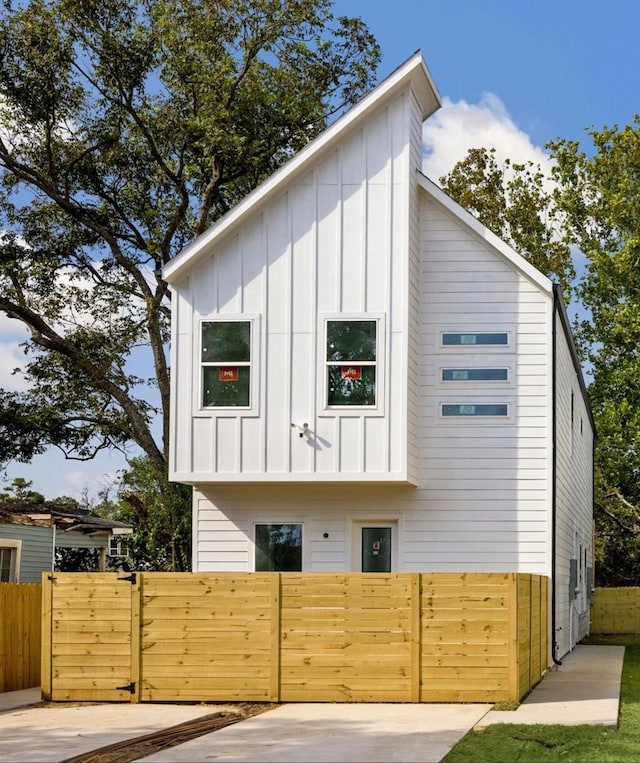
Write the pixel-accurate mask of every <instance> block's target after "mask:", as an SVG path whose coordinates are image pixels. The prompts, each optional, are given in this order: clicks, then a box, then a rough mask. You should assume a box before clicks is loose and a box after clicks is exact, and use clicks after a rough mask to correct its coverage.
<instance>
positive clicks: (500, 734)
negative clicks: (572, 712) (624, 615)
mask: <svg viewBox="0 0 640 763" xmlns="http://www.w3.org/2000/svg"><path fill="white" fill-rule="evenodd" d="M582 643H584V644H622V645H623V646H625V647H626V649H625V655H624V664H623V668H622V688H621V693H620V722H619V727H618V728H617V729H614V728H610V727H606V726H555V725H554V726H546V725H545V726H530V725H524V724H518V725H512V724H499V725H495V726H488V727H486V728H485V729H484V730H483V731H470V732H469V733H468V734H467V735H466V736H465V737H463V738H462V739H461V740H460V742H458V744H457V745H456V746H455V747H454V748H453V749H452V750H451V752H450V753H449V754H448V755H447V757H446V758H444V759H443V761H442V763H516V762H518V763H519V762H520V761H522V763H544V761H571V762H572V763H574V762H575V763H639V761H640V637H637V636H611V637H604V636H603V637H600V636H598V637H595V636H592V637H590V638H589V639H586V640H585V641H584V642H582Z"/></svg>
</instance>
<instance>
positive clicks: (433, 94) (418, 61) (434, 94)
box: [162, 51, 442, 284]
mask: <svg viewBox="0 0 640 763" xmlns="http://www.w3.org/2000/svg"><path fill="white" fill-rule="evenodd" d="M408 84H410V85H411V87H412V89H413V92H414V93H415V96H416V98H417V99H418V102H419V104H420V108H421V110H422V119H423V121H424V120H425V119H427V117H429V116H431V114H433V113H434V112H435V111H437V110H438V109H439V108H440V106H441V105H442V100H441V98H440V94H439V93H438V90H437V88H436V86H435V83H434V82H433V79H432V77H431V74H430V72H429V70H428V68H427V65H426V63H425V61H424V58H423V57H422V54H421V52H420V51H416V52H415V53H414V54H413V55H412V56H411V57H410V58H409V59H407V61H405V63H404V64H402V65H401V66H399V67H398V68H397V69H396V70H395V71H393V72H392V73H391V74H390V75H389V76H388V77H386V78H385V79H384V80H383V81H382V82H381V83H380V84H379V85H376V87H375V88H373V90H371V92H370V93H368V94H367V95H366V96H365V97H364V98H363V99H362V100H361V101H359V102H358V103H357V104H356V105H355V106H353V107H352V108H351V109H349V111H348V112H346V113H345V114H343V115H342V116H341V117H340V118H339V119H337V120H336V121H335V122H334V123H333V124H332V125H331V126H329V127H328V128H327V129H326V130H324V131H323V132H322V133H320V135H318V136H317V137H316V138H315V139H314V140H312V141H310V142H309V143H308V144H307V145H306V146H305V147H304V148H303V149H302V150H301V151H299V152H298V153H297V154H296V155H295V156H294V157H292V158H291V159H290V160H289V161H288V162H286V164H284V165H283V166H282V167H280V169H278V170H276V172H274V173H273V175H271V176H270V177H269V178H268V179H267V180H265V181H264V182H263V183H261V184H260V185H259V186H258V187H257V188H256V189H255V190H254V191H252V192H251V193H250V194H248V196H246V197H245V198H244V199H243V200H242V201H241V202H240V203H238V204H237V205H236V206H235V207H233V209H231V210H230V211H229V212H227V214H226V215H224V216H223V217H221V218H220V220H218V221H217V222H216V223H215V224H214V225H213V226H212V227H211V228H209V229H208V230H207V231H205V232H204V233H203V234H201V235H200V236H198V238H196V239H194V240H193V241H192V242H191V243H190V244H187V246H186V247H185V248H184V249H183V250H182V251H181V252H180V253H179V254H178V255H177V256H176V257H174V258H173V259H172V260H171V261H170V262H168V263H167V264H166V265H165V266H164V269H163V274H162V275H163V278H164V279H165V281H167V282H168V283H169V284H171V283H174V282H176V281H177V280H178V279H179V278H181V277H182V276H183V275H184V274H185V272H186V271H187V270H189V269H190V268H191V267H192V266H193V265H194V264H195V263H196V262H197V261H198V260H199V259H200V257H201V256H202V255H203V253H205V252H206V251H207V250H208V249H209V247H210V245H211V244H212V243H213V242H214V241H215V240H217V239H219V238H220V237H221V236H222V235H223V234H225V233H228V232H229V230H230V229H231V228H232V227H233V226H235V225H236V224H237V223H238V221H239V220H240V218H242V217H243V216H244V215H245V214H246V213H247V212H248V211H249V210H250V209H251V208H253V207H254V206H255V205H256V204H258V203H259V202H261V201H262V200H263V199H264V198H265V197H267V196H268V195H269V194H272V193H274V192H275V191H277V190H278V189H279V188H280V187H281V186H282V185H283V184H284V183H285V182H286V181H288V180H290V179H291V178H292V177H293V176H294V175H296V174H298V173H301V172H303V171H304V169H305V168H306V167H307V166H308V164H309V162H310V161H311V160H312V159H313V158H314V157H316V156H317V155H318V154H319V153H320V152H321V151H322V150H324V149H325V148H326V147H327V146H329V145H330V144H331V143H333V142H334V141H335V140H337V138H338V136H340V135H341V134H343V133H345V132H346V131H348V130H349V129H350V128H351V127H352V126H353V125H354V124H355V123H357V122H358V121H359V120H360V119H361V118H362V116H363V115H364V114H365V113H366V112H367V111H369V110H370V109H372V108H374V107H375V106H376V105H377V104H378V103H379V102H380V101H381V100H382V99H383V98H385V97H386V96H388V95H389V94H390V93H392V92H395V91H398V90H400V89H402V88H404V87H406V86H407V85H408Z"/></svg>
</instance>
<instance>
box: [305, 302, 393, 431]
mask: <svg viewBox="0 0 640 763" xmlns="http://www.w3.org/2000/svg"><path fill="white" fill-rule="evenodd" d="M329 321H375V322H376V361H375V364H374V363H371V362H368V363H364V364H362V365H375V368H376V404H375V405H334V406H331V405H328V404H327V398H328V394H329V390H328V389H327V326H328V323H329ZM320 322H321V326H322V330H321V331H319V332H318V350H317V351H318V358H319V363H318V366H319V368H318V374H319V377H318V385H317V388H318V399H317V410H318V412H319V413H318V416H323V417H332V418H336V417H340V416H347V417H349V418H353V417H354V416H359V415H360V416H384V408H385V406H384V401H385V390H386V383H385V380H386V378H387V373H388V369H387V364H386V353H385V347H386V321H385V315H384V313H323V314H322V315H321V316H320ZM353 365H359V364H356V363H354V364H353Z"/></svg>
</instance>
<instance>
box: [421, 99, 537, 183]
mask: <svg viewBox="0 0 640 763" xmlns="http://www.w3.org/2000/svg"><path fill="white" fill-rule="evenodd" d="M422 143H423V154H424V157H423V172H424V173H425V174H426V175H427V176H428V177H429V178H430V179H431V180H433V181H434V182H436V183H438V181H439V179H440V178H441V177H442V176H443V175H446V174H448V173H449V172H450V171H451V170H452V169H453V167H454V166H455V164H456V163H457V162H459V161H461V160H462V159H464V158H465V156H466V155H467V151H468V149H470V148H487V149H490V148H495V150H496V161H497V162H498V164H501V163H502V162H503V161H504V160H505V159H511V161H512V162H516V163H523V164H524V163H526V162H528V161H531V162H533V163H534V165H537V164H539V165H540V168H541V169H542V171H543V172H545V174H547V173H548V171H549V168H550V158H549V154H548V153H547V152H546V151H545V150H544V149H542V148H540V147H539V146H536V145H534V144H533V143H532V142H531V139H530V137H529V136H528V135H527V133H526V132H524V131H523V130H521V129H520V128H519V127H518V126H517V125H516V124H515V123H514V122H513V120H512V119H511V117H510V116H509V113H508V111H507V109H506V107H505V105H504V103H503V102H502V101H501V100H500V98H498V97H497V96H496V95H493V94H492V93H485V94H484V95H483V96H482V98H481V99H480V102H479V103H477V104H473V103H467V102H466V101H457V102H455V103H454V102H453V101H452V100H451V99H449V98H446V97H445V98H444V99H443V103H442V108H441V109H440V110H439V111H437V112H436V113H435V114H434V115H433V116H432V117H430V118H429V119H428V120H427V121H426V122H425V123H424V125H423V128H422Z"/></svg>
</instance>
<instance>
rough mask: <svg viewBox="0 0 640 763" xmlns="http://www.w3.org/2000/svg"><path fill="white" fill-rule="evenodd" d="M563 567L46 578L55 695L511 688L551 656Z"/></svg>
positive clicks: (120, 697)
mask: <svg viewBox="0 0 640 763" xmlns="http://www.w3.org/2000/svg"><path fill="white" fill-rule="evenodd" d="M547 609H548V581H547V579H546V578H542V577H539V576H536V575H524V574H514V573H461V574H448V573H433V574H427V573H396V574H388V575H387V574H379V573H370V574H365V573H361V574H357V573H344V574H341V573H335V574H334V573H160V572H152V573H146V572H145V573H132V574H130V575H127V574H124V573H122V574H116V573H56V574H55V575H51V574H48V575H45V576H43V629H42V630H43V649H42V653H43V658H42V684H41V685H42V692H43V697H44V698H46V699H51V700H54V701H69V700H77V701H123V702H144V701H154V702H176V701H211V702H212V701H248V702H250V701H258V702H264V701H271V702H499V701H507V700H518V699H520V698H521V697H523V696H524V695H525V694H526V693H527V692H528V691H529V690H530V688H531V687H532V686H533V685H535V684H536V683H537V682H538V681H539V680H540V678H541V677H542V674H543V672H544V671H545V670H546V667H547V657H548V636H547V631H548V627H547V624H548V620H547Z"/></svg>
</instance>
